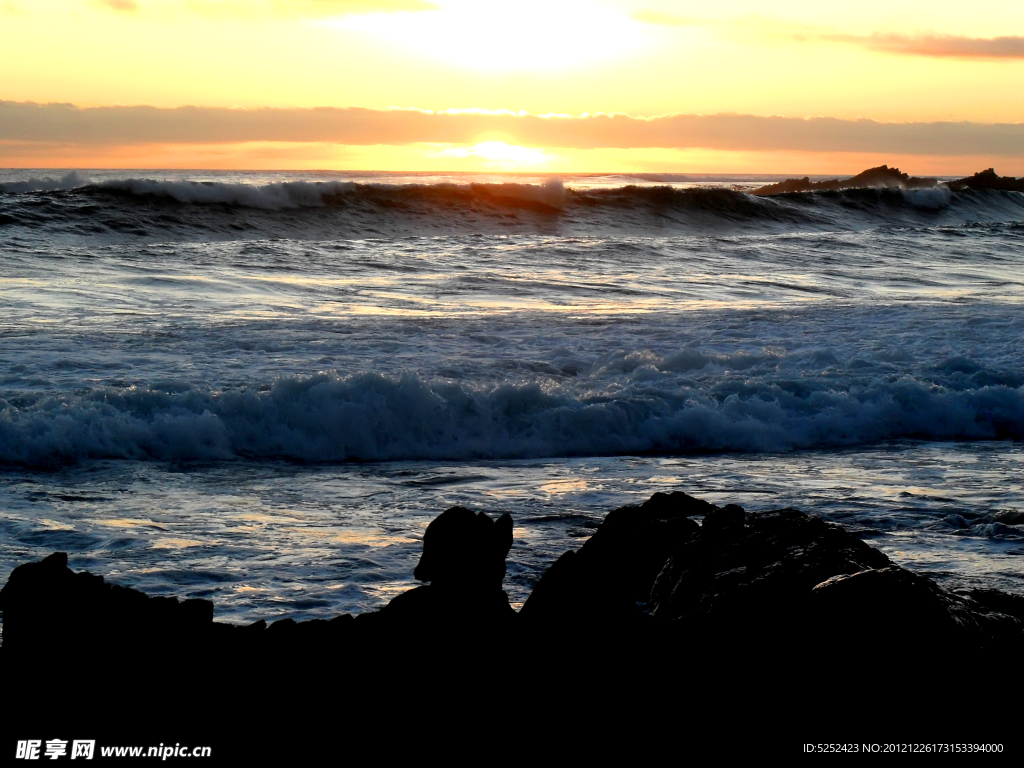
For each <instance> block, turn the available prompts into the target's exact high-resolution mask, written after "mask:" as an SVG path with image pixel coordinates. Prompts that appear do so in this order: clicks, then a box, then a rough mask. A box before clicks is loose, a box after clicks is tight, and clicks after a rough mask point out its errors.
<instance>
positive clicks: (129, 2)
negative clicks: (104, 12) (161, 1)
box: [100, 0, 139, 13]
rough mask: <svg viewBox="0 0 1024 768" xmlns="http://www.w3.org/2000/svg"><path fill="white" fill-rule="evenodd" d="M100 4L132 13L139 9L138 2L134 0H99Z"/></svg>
mask: <svg viewBox="0 0 1024 768" xmlns="http://www.w3.org/2000/svg"><path fill="white" fill-rule="evenodd" d="M100 5H105V6H107V8H110V9H112V10H115V11H122V12H124V13H134V12H135V11H137V10H139V4H138V3H136V2H135V0H100Z"/></svg>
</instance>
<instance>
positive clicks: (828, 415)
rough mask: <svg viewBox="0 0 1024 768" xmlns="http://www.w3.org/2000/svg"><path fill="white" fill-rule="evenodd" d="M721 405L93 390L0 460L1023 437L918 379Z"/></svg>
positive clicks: (959, 394) (9, 433) (449, 454)
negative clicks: (847, 389) (909, 438)
mask: <svg viewBox="0 0 1024 768" xmlns="http://www.w3.org/2000/svg"><path fill="white" fill-rule="evenodd" d="M770 394H771V395H772V397H765V396H763V395H759V396H752V397H739V396H737V395H735V394H733V395H729V396H727V397H724V398H716V397H713V396H710V395H709V394H708V393H707V392H701V391H699V390H697V389H693V388H680V389H678V390H676V391H665V390H662V389H653V388H650V387H647V388H644V387H642V386H638V387H635V388H633V389H632V390H631V391H629V392H626V393H624V394H623V395H621V396H619V397H598V398H580V397H574V396H572V395H571V394H569V393H567V392H565V391H558V390H557V389H555V390H552V389H551V388H545V387H541V386H540V385H539V384H537V383H529V384H521V385H514V384H502V385H499V386H496V387H492V388H471V387H465V386H459V385H456V384H444V383H433V384H431V383H428V382H425V381H423V380H422V379H420V378H419V377H417V376H415V375H412V374H407V375H405V376H401V377H398V378H393V377H386V376H381V375H378V374H361V375H356V376H350V377H343V376H340V375H337V374H334V373H330V374H327V373H325V374H318V375H315V376H308V377H282V378H280V379H278V380H277V381H276V382H275V383H274V384H273V386H272V387H270V388H269V390H266V391H263V390H260V389H258V388H257V389H255V390H248V389H247V390H234V391H227V392H208V391H203V390H201V389H191V388H190V389H187V390H186V391H154V390H142V389H138V388H129V389H126V390H115V389H110V388H105V389H100V390H96V391H93V392H91V393H89V394H88V395H86V396H84V397H82V396H70V395H64V396H61V397H57V398H44V399H41V400H40V401H38V402H37V403H34V404H32V405H31V406H29V407H18V406H15V405H12V404H9V403H5V404H4V407H3V410H2V411H0V459H2V460H3V461H4V462H14V463H27V464H40V463H42V464H45V463H53V462H62V461H78V460H82V459H88V458H131V459H157V460H183V459H227V458H235V457H242V456H244V457H251V458H287V459H297V460H303V461H353V460H358V461H376V460H396V459H474V458H527V457H540V456H572V455H588V454H590V455H596V454H636V453H649V452H663V453H677V452H692V451H697V452H702V451H705V452H706V451H725V450H732V451H770V452H779V451H783V452H784V451H791V450H794V449H803V448H832V447H841V446H855V445H863V444H868V443H873V442H876V441H879V440H885V439H892V438H905V437H916V438H925V439H933V440H958V439H959V440H975V439H993V438H1006V437H1012V438H1016V439H1020V438H1024V388H1016V389H1015V388H1010V387H1005V386H991V387H981V388H978V389H972V390H966V391H953V390H945V389H942V388H936V387H935V386H934V385H929V384H926V383H922V382H920V381H916V380H914V379H911V378H902V379H899V380H897V381H893V382H884V383H883V382H874V383H872V384H870V385H867V386H863V387H854V388H851V389H850V390H849V391H827V390H817V391H810V392H805V393H802V394H799V395H798V394H794V393H792V392H789V391H786V390H783V389H781V388H779V387H775V388H773V389H772V390H770Z"/></svg>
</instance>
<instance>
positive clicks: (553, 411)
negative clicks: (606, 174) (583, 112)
mask: <svg viewBox="0 0 1024 768" xmlns="http://www.w3.org/2000/svg"><path fill="white" fill-rule="evenodd" d="M527 181H529V182H530V183H526V182H527ZM622 181H623V180H622V179H596V180H593V179H592V180H590V182H588V183H587V184H581V183H575V184H574V182H573V180H571V179H570V180H567V181H566V182H565V183H564V184H559V183H550V184H546V185H545V184H544V183H543V182H544V180H543V179H533V180H523V179H502V178H464V177H447V178H431V179H430V180H429V183H427V182H426V181H425V180H422V179H417V178H415V177H409V178H406V177H397V176H396V177H390V176H387V175H378V176H374V177H372V178H370V177H360V176H353V177H351V178H349V177H342V176H333V177H329V176H320V177H318V176H315V175H308V176H303V177H297V176H289V175H284V174H277V175H275V174H262V175H259V176H258V177H256V176H251V177H250V176H246V175H244V174H234V175H221V176H216V177H213V178H193V177H190V176H189V175H187V174H177V175H173V174H168V175H166V176H165V177H164V176H161V177H160V178H157V177H154V176H150V177H147V176H145V175H143V174H139V173H132V174H116V173H112V172H95V173H91V174H90V178H88V179H86V178H84V176H66V177H60V176H56V177H52V178H47V176H46V175H45V174H40V173H36V174H24V175H23V177H17V178H15V177H11V173H9V172H7V173H5V174H4V177H3V179H2V180H0V182H2V185H3V186H2V188H0V286H2V290H0V343H2V345H0V509H3V510H4V511H3V512H0V565H2V566H3V567H5V568H8V567H13V565H15V564H16V563H17V562H19V561H21V560H24V559H26V558H28V557H36V556H40V555H44V554H47V553H48V552H49V551H52V550H54V549H65V550H68V551H70V552H71V554H72V563H73V565H75V566H76V567H89V568H92V569H94V570H97V571H99V572H102V573H104V574H106V575H108V576H110V577H111V578H113V579H115V580H120V581H122V583H131V584H136V585H139V586H142V587H143V588H146V589H149V590H151V591H155V592H162V593H179V594H181V593H187V594H191V595H206V596H213V597H215V599H216V600H217V601H218V602H219V603H223V604H224V605H225V606H226V610H227V611H229V613H230V614H231V615H233V616H236V617H239V618H252V617H256V616H259V615H272V614H275V613H277V614H280V613H289V614H291V615H295V616H297V617H302V616H309V615H327V614H329V613H331V612H337V611H339V610H362V609H365V608H369V607H373V606H375V605H379V604H380V603H381V602H382V601H385V600H386V599H387V598H388V596H389V595H391V594H393V593H394V592H395V591H396V590H399V589H402V588H405V587H406V586H408V585H409V581H408V579H409V574H410V573H411V570H412V568H411V564H412V563H413V562H414V560H415V553H416V550H417V547H418V537H419V536H420V535H421V532H422V529H423V527H424V526H425V525H426V523H427V522H429V520H430V519H431V518H432V517H433V516H434V515H436V514H437V513H438V512H439V511H441V510H442V509H443V508H444V507H445V506H446V505H448V504H451V503H464V504H469V505H470V506H475V507H478V508H486V509H491V510H494V511H506V510H507V511H511V512H512V513H513V515H514V516H516V518H517V521H518V523H517V524H518V525H520V528H519V529H518V530H517V536H518V537H519V538H518V539H517V544H516V549H515V550H514V557H513V568H512V571H511V574H512V575H511V579H512V587H511V588H512V590H513V593H514V598H515V599H516V600H521V599H522V597H523V596H524V595H525V594H526V592H527V591H528V589H529V586H530V585H531V584H532V581H533V579H535V578H536V575H537V573H538V571H539V569H540V568H542V567H544V565H546V564H547V563H548V562H550V561H551V560H552V559H554V557H555V556H557V554H558V553H559V552H560V551H562V550H564V549H565V548H567V547H569V546H572V545H573V542H575V541H578V540H579V538H580V537H582V536H586V535H589V531H591V530H592V529H593V526H594V525H596V524H597V522H599V520H600V517H601V515H602V514H603V513H604V512H606V511H608V510H609V509H611V508H612V507H614V506H616V505H617V504H621V503H625V502H628V501H631V500H637V499H639V498H642V497H644V496H647V495H649V494H650V493H652V492H653V491H655V490H664V489H666V488H670V487H671V488H681V489H683V490H687V491H689V492H691V493H696V494H698V495H704V496H705V497H708V498H710V499H711V500H713V501H721V502H732V501H738V502H740V503H743V504H745V505H746V506H748V507H750V508H752V509H766V508H769V507H771V506H784V505H787V504H791V505H793V506H797V507H800V508H803V509H805V510H807V511H810V512H818V513H820V514H823V515H825V516H827V517H830V518H831V519H835V520H837V521H840V522H843V523H844V524H846V525H849V526H852V527H853V528H855V529H858V530H861V531H862V532H863V533H864V535H869V536H873V537H875V539H874V540H875V541H878V542H880V543H881V544H882V545H883V547H884V548H885V549H886V551H888V552H889V553H890V554H891V555H892V556H893V557H894V558H895V559H896V560H897V561H898V562H902V563H904V564H910V565H912V566H914V567H919V568H923V569H926V570H929V571H930V572H933V573H936V574H937V575H939V576H940V577H941V578H944V579H947V580H950V581H951V582H953V583H956V584H968V583H978V580H979V578H981V579H986V580H989V581H991V580H995V581H996V582H998V584H999V586H1001V587H1002V588H1008V589H1014V590H1018V591H1020V587H1019V584H1018V582H1017V581H1015V579H1016V578H1017V577H1015V576H1014V575H1013V574H1014V573H1015V569H1017V564H1018V563H1019V562H1020V560H1019V556H1020V554H1021V551H1020V537H1021V535H1022V534H1021V531H1022V528H1021V525H1022V521H1024V517H1022V516H1021V514H1020V509H1021V508H1022V507H1024V501H1022V496H1024V495H1022V492H1021V486H1020V480H1019V477H1020V472H1019V470H1020V466H1021V463H1020V461H1021V459H1020V440H1021V439H1022V437H1024V359H1022V356H1021V352H1020V350H1021V348H1022V342H1024V314H1022V313H1021V311H1020V308H1021V305H1022V303H1024V279H1022V278H1021V274H1022V270H1021V263H1020V262H1021V256H1020V254H1021V252H1022V251H1021V246H1022V244H1024V239H1022V238H1024V225H1022V223H1021V222H1022V219H1024V196H1022V195H1019V194H1016V193H973V192H958V193H953V192H950V191H949V190H946V189H929V190H889V191H879V190H853V191H849V192H844V193H822V194H808V195H791V196H785V197H783V198H772V199H760V198H753V197H751V196H749V195H747V194H745V193H744V192H743V191H742V190H736V189H729V188H727V187H728V186H730V185H733V184H735V180H733V181H730V182H728V183H726V182H722V183H721V184H719V185H718V187H716V188H710V187H709V188H700V187H692V186H691V187H686V186H685V184H683V183H680V184H679V185H677V186H678V187H679V188H670V187H668V186H665V185H664V184H663V183H661V182H664V181H665V180H664V179H660V180H654V181H656V182H658V183H652V184H648V186H644V185H643V183H634V184H630V185H627V186H623V185H622ZM628 181H630V182H644V181H645V180H642V179H629V180H628ZM676 181H678V180H676ZM410 182H412V183H410ZM922 440H923V441H925V442H923V443H922V442H919V441H922ZM595 457H597V458H595ZM282 460H284V462H285V463H281V461H282ZM367 462H384V463H373V464H368V463H367ZM1017 570H1019V569H1017ZM972 580H973V581H972Z"/></svg>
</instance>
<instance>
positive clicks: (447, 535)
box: [364, 507, 515, 629]
mask: <svg viewBox="0 0 1024 768" xmlns="http://www.w3.org/2000/svg"><path fill="white" fill-rule="evenodd" d="M511 548H512V516H511V515H508V514H504V515H502V516H501V517H499V518H498V519H497V520H492V519H491V518H490V517H489V516H488V515H486V514H485V513H483V512H480V513H479V514H477V513H474V512H472V511H471V510H468V509H466V508H465V507H452V508H451V509H448V510H445V511H444V512H442V513H441V514H440V515H438V517H436V518H435V519H434V520H433V521H432V522H431V523H430V525H428V526H427V530H426V532H425V533H424V534H423V555H422V556H421V557H420V562H419V565H417V566H416V570H415V571H414V572H413V575H414V576H415V577H416V578H417V579H419V580H420V581H429V582H430V583H429V584H427V585H425V586H422V587H416V588H414V589H411V590H409V591H408V592H404V593H402V594H401V595H398V596H397V597H396V598H394V599H393V600H392V601H391V602H390V603H388V604H387V605H386V606H385V607H384V608H383V609H382V610H381V611H379V612H378V613H377V614H376V615H375V616H374V617H373V619H374V621H376V622H378V623H385V624H395V623H405V624H416V625H425V624H430V625H433V626H434V627H435V628H450V629H455V628H459V629H465V628H466V627H467V626H480V627H484V628H486V627H490V626H492V625H502V624H507V623H508V622H510V621H512V620H513V619H514V618H515V612H514V611H513V610H512V607H511V606H510V605H509V602H508V595H507V594H506V593H505V591H504V590H503V589H502V588H501V582H502V580H503V579H504V578H505V557H506V556H507V555H508V552H509V550H510V549H511ZM364 621H365V620H364Z"/></svg>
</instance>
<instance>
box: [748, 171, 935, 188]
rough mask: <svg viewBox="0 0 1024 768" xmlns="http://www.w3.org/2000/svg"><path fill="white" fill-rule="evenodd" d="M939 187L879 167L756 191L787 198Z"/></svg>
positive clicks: (926, 179)
mask: <svg viewBox="0 0 1024 768" xmlns="http://www.w3.org/2000/svg"><path fill="white" fill-rule="evenodd" d="M937 184H938V181H937V180H936V179H931V178H917V177H916V176H910V175H908V174H906V173H903V172H902V171H900V169H899V168H890V167H889V166H887V165H880V166H878V167H877V168H868V169H867V170H866V171H861V172H860V173H858V174H857V175H856V176H851V177H850V178H848V179H831V180H828V181H811V179H810V177H808V176H805V177H804V178H802V179H786V180H785V181H780V182H778V183H777V184H768V185H767V186H764V187H759V188H758V189H755V190H754V192H753V194H755V195H785V194H792V193H794V192H838V191H840V190H843V189H893V188H895V189H927V188H929V187H934V186H936V185H937Z"/></svg>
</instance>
